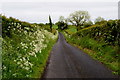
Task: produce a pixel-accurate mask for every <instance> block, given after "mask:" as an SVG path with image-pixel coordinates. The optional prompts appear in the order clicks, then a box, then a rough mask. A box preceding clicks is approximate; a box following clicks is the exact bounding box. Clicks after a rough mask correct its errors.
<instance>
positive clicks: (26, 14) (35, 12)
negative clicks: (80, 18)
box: [0, 0, 119, 23]
mask: <svg viewBox="0 0 120 80" xmlns="http://www.w3.org/2000/svg"><path fill="white" fill-rule="evenodd" d="M118 1H119V0H2V1H1V2H0V13H2V14H4V15H6V16H7V17H10V16H12V17H15V18H18V19H20V20H22V21H27V22H31V23H35V22H36V23H46V22H48V16H49V14H50V15H51V17H52V20H53V22H56V21H58V19H59V16H64V17H68V16H69V14H70V13H72V12H74V11H78V10H86V11H88V12H89V14H90V15H91V20H92V21H94V20H95V18H97V17H98V16H101V17H103V18H105V19H107V20H109V19H117V18H118ZM1 5H2V6H1Z"/></svg>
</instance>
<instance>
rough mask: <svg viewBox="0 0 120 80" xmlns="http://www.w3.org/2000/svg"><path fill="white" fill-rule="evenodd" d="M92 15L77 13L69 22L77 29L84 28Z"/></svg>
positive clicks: (73, 14)
mask: <svg viewBox="0 0 120 80" xmlns="http://www.w3.org/2000/svg"><path fill="white" fill-rule="evenodd" d="M89 19H90V15H89V13H88V11H75V12H73V13H71V14H70V15H69V17H68V21H69V22H70V23H72V24H73V25H75V26H76V27H80V26H83V25H84V23H85V22H86V21H89Z"/></svg>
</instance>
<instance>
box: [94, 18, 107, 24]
mask: <svg viewBox="0 0 120 80" xmlns="http://www.w3.org/2000/svg"><path fill="white" fill-rule="evenodd" d="M101 21H105V19H104V18H102V17H97V18H96V19H95V21H94V22H95V23H98V22H101Z"/></svg>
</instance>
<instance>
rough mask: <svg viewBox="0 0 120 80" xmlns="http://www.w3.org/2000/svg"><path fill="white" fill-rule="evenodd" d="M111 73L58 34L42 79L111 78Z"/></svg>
mask: <svg viewBox="0 0 120 80" xmlns="http://www.w3.org/2000/svg"><path fill="white" fill-rule="evenodd" d="M113 77H114V76H113V75H112V72H111V71H110V70H109V69H107V68H106V67H105V66H104V65H103V64H101V63H99V62H98V61H95V60H93V59H92V58H91V57H90V56H88V55H87V54H86V53H83V52H82V51H81V50H80V49H78V48H76V47H73V46H71V45H70V44H68V43H67V42H66V40H65V38H64V36H63V35H62V33H59V38H58V41H57V43H56V44H55V45H54V47H53V49H52V52H51V56H50V60H49V64H48V66H47V69H46V72H45V74H44V77H43V78H113Z"/></svg>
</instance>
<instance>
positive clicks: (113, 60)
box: [64, 20, 120, 74]
mask: <svg viewBox="0 0 120 80" xmlns="http://www.w3.org/2000/svg"><path fill="white" fill-rule="evenodd" d="M119 25H120V20H109V21H99V22H96V24H94V25H92V26H89V27H87V28H83V29H80V30H79V31H77V32H76V33H70V31H67V30H66V31H65V32H66V33H64V34H65V35H66V38H67V39H66V40H67V41H68V42H69V43H71V44H73V45H75V46H77V47H79V48H80V49H82V50H83V51H85V52H86V53H88V54H89V55H90V56H92V57H93V58H94V59H96V60H99V61H100V62H101V63H103V64H104V65H106V66H107V67H108V68H110V69H111V70H112V71H113V73H114V74H119V72H120V70H119V65H118V59H119V55H120V53H119V50H120V49H119V46H120V35H119V34H120V26H119Z"/></svg>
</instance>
